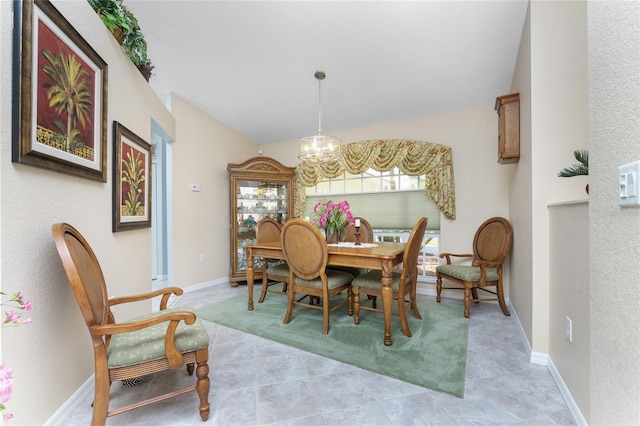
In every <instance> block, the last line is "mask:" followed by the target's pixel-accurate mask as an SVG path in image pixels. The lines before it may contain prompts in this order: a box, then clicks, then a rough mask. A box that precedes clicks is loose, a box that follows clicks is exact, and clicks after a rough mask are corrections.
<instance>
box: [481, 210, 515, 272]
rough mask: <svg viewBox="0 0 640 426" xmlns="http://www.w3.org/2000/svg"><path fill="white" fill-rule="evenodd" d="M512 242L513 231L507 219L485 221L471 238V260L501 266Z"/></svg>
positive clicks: (499, 218)
mask: <svg viewBox="0 0 640 426" xmlns="http://www.w3.org/2000/svg"><path fill="white" fill-rule="evenodd" d="M512 240H513V230H512V229H511V224H510V223H509V221H508V220H507V219H505V218H503V217H492V218H490V219H487V220H486V221H484V223H483V224H482V225H480V227H479V228H478V230H477V231H476V235H475V236H474V237H473V258H474V260H476V259H477V260H485V261H489V262H497V263H499V264H501V263H503V262H504V260H505V259H506V258H507V254H509V249H510V248H511V242H512Z"/></svg>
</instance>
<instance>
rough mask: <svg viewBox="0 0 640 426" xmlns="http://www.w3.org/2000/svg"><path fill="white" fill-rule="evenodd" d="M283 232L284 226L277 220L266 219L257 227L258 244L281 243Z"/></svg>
mask: <svg viewBox="0 0 640 426" xmlns="http://www.w3.org/2000/svg"><path fill="white" fill-rule="evenodd" d="M281 232H282V225H280V223H279V222H278V221H277V220H275V219H271V218H270V217H265V218H263V219H261V220H260V221H259V222H258V224H257V225H256V242H257V243H266V242H268V241H280V233H281Z"/></svg>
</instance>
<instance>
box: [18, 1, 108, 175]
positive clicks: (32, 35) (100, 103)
mask: <svg viewBox="0 0 640 426" xmlns="http://www.w3.org/2000/svg"><path fill="white" fill-rule="evenodd" d="M13 58H14V66H13V74H14V75H13V77H14V78H13V97H14V104H15V105H17V108H14V112H13V131H12V161H13V162H16V163H23V164H29V165H33V166H38V167H44V168H47V169H51V170H54V171H57V172H63V173H68V174H73V175H77V176H81V177H84V178H88V179H93V180H97V181H102V182H106V181H107V167H106V163H107V119H106V112H107V64H106V63H105V62H104V61H103V60H102V58H101V57H100V56H99V55H98V54H97V53H96V51H95V50H93V48H92V47H91V46H90V45H89V43H87V41H86V40H85V39H84V38H82V36H81V35H80V34H79V33H78V31H76V30H75V29H74V28H73V26H72V25H71V24H70V23H69V22H68V21H67V20H66V19H65V18H64V16H62V14H60V12H59V11H58V10H57V9H56V8H55V7H54V6H53V5H52V4H51V3H50V2H49V1H45V0H35V1H34V0H24V1H15V2H14V43H13Z"/></svg>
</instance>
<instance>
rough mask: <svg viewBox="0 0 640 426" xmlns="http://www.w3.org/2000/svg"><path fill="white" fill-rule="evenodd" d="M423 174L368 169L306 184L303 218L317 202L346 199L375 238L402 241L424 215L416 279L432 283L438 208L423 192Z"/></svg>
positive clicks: (436, 246)
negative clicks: (426, 219) (411, 174)
mask: <svg viewBox="0 0 640 426" xmlns="http://www.w3.org/2000/svg"><path fill="white" fill-rule="evenodd" d="M424 184H425V182H424V176H409V175H405V174H403V173H401V172H400V171H399V170H398V169H397V168H396V169H393V170H389V171H387V172H379V171H377V170H373V169H369V170H367V171H366V172H365V173H362V174H360V175H353V174H350V173H343V174H342V176H339V177H337V178H334V179H326V180H322V181H320V182H318V184H317V185H316V186H310V187H307V192H306V193H307V202H306V205H305V210H304V214H303V217H307V216H308V217H311V216H313V206H315V204H316V203H317V202H318V201H324V200H327V199H333V200H334V201H342V200H343V199H346V200H347V201H349V205H350V206H351V212H352V213H353V214H354V216H361V217H364V218H365V219H367V220H368V221H369V223H371V226H372V227H373V229H374V238H376V240H377V241H398V242H406V241H407V238H409V234H410V232H411V229H412V228H413V226H414V225H415V223H416V222H417V221H418V219H419V218H421V217H422V216H426V217H427V218H428V221H427V232H426V233H425V237H424V245H423V247H422V249H421V251H420V255H419V257H418V271H419V281H427V282H433V281H434V280H435V268H436V266H437V265H438V255H439V253H440V209H438V206H436V204H435V202H434V201H433V200H432V199H431V197H429V196H428V195H426V194H425V192H424Z"/></svg>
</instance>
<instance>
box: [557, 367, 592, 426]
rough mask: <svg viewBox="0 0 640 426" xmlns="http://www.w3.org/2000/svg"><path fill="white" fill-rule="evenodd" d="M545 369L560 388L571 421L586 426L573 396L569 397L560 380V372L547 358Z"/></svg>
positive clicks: (565, 387) (569, 394) (562, 381)
mask: <svg viewBox="0 0 640 426" xmlns="http://www.w3.org/2000/svg"><path fill="white" fill-rule="evenodd" d="M547 368H549V372H550V373H551V376H552V377H553V380H554V381H555V382H556V384H557V385H558V388H560V393H561V394H562V397H563V398H564V402H566V403H567V406H568V407H569V411H571V415H572V416H573V420H574V421H575V422H576V424H578V425H580V426H583V425H584V426H586V425H587V421H586V420H585V418H584V417H583V416H582V413H581V412H580V408H579V407H578V404H576V401H575V400H574V399H573V396H572V395H571V392H570V391H569V388H568V387H567V385H566V384H565V383H564V380H562V376H561V375H560V372H559V371H558V369H557V368H556V366H555V364H554V363H553V361H552V360H551V358H549V361H548V363H547Z"/></svg>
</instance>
